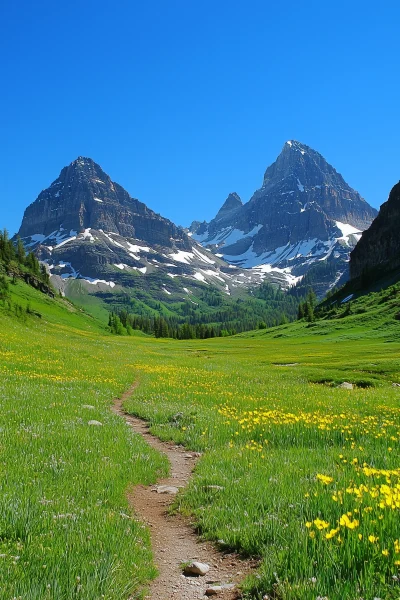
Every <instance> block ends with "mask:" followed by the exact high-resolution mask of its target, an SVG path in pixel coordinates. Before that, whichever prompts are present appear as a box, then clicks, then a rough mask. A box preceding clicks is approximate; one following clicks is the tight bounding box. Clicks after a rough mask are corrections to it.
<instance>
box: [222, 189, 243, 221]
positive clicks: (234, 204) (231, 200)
mask: <svg viewBox="0 0 400 600" xmlns="http://www.w3.org/2000/svg"><path fill="white" fill-rule="evenodd" d="M241 206H243V202H242V200H241V199H240V196H239V195H238V194H237V193H236V192H232V193H230V194H229V196H228V197H227V199H226V200H225V202H224V203H223V205H222V206H221V208H220V209H219V211H218V213H217V215H216V217H215V218H216V219H221V218H223V217H226V215H227V214H228V213H231V212H232V211H234V210H236V209H237V208H240V207H241Z"/></svg>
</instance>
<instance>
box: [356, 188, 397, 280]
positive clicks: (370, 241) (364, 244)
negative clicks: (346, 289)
mask: <svg viewBox="0 0 400 600" xmlns="http://www.w3.org/2000/svg"><path fill="white" fill-rule="evenodd" d="M398 268H400V182H399V183H397V184H396V185H395V186H394V187H393V189H392V191H391V192H390V194H389V198H388V200H387V201H386V202H385V203H384V204H382V206H381V208H380V210H379V214H378V216H377V217H376V219H375V220H374V222H373V223H372V225H371V226H370V228H369V229H367V230H366V231H364V233H363V234H362V237H361V239H360V241H359V242H358V244H357V246H356V247H355V248H354V250H353V251H352V252H351V255H350V277H351V279H355V278H356V277H360V276H361V275H363V274H366V273H368V272H371V271H376V272H378V274H379V276H380V275H383V274H385V273H387V272H390V271H393V270H395V269H398Z"/></svg>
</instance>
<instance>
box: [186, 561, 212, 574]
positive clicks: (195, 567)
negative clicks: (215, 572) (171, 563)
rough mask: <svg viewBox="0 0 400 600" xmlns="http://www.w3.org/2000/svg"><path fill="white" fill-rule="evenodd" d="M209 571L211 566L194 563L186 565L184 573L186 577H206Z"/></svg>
mask: <svg viewBox="0 0 400 600" xmlns="http://www.w3.org/2000/svg"><path fill="white" fill-rule="evenodd" d="M209 570H210V567H209V565H206V564H205V563H201V562H196V561H193V562H190V563H188V564H187V565H185V567H184V569H183V572H184V574H185V575H205V574H206V573H208V571H209Z"/></svg>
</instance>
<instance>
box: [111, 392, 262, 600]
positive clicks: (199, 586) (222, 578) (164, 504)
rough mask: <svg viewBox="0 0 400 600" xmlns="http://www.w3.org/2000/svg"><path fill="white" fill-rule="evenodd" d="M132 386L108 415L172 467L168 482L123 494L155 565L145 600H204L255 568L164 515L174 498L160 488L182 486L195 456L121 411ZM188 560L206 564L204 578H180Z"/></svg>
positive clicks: (235, 593)
mask: <svg viewBox="0 0 400 600" xmlns="http://www.w3.org/2000/svg"><path fill="white" fill-rule="evenodd" d="M136 387H137V384H134V385H133V386H131V388H130V389H129V390H127V391H126V392H125V393H124V394H123V395H122V396H121V398H116V399H115V400H114V405H113V411H114V412H115V413H116V414H117V415H119V416H121V417H123V418H124V419H125V421H126V422H127V423H128V424H129V425H130V426H131V427H132V429H133V430H134V431H135V432H136V433H138V434H139V435H141V436H143V438H144V439H145V440H146V442H147V443H148V444H150V446H152V447H153V448H156V450H159V451H160V452H163V453H164V454H166V455H167V457H168V459H169V461H170V464H171V474H170V477H168V478H165V479H161V480H159V481H158V482H157V484H155V485H153V486H142V485H139V486H136V487H135V488H133V489H132V490H131V491H130V492H129V493H128V500H129V503H130V505H131V507H132V508H133V510H134V512H135V513H136V515H137V516H138V517H139V518H140V520H142V521H143V522H144V523H146V524H147V525H148V526H149V528H150V534H151V544H152V550H153V555H154V560H155V564H156V567H157V569H158V572H159V575H158V577H157V579H155V580H154V581H153V582H151V584H150V587H149V593H148V596H146V598H151V599H152V600H197V599H198V598H206V597H207V596H206V595H205V592H206V590H207V589H209V588H210V587H212V586H216V585H221V584H230V583H234V584H235V586H236V585H237V584H238V583H240V581H241V580H242V579H243V578H244V577H245V575H247V574H249V573H251V572H252V570H253V569H255V568H256V567H257V563H256V561H249V560H244V559H241V558H240V557H239V556H237V555H236V554H223V553H222V552H220V551H219V550H218V549H217V548H216V547H215V546H214V545H213V544H212V543H210V542H204V541H202V540H201V539H200V538H199V537H198V536H197V535H196V533H195V531H194V529H193V527H192V526H191V525H190V522H189V521H188V519H186V518H184V517H182V516H181V515H176V514H174V515H170V514H169V507H170V505H171V504H172V502H173V501H174V498H175V494H174V493H168V492H167V493H162V492H163V488H162V487H161V488H160V486H168V487H169V486H171V487H173V488H183V487H185V486H186V485H187V483H188V481H189V479H190V476H191V474H192V472H193V469H194V467H195V464H196V461H197V459H198V454H196V453H195V452H190V451H188V450H186V449H185V448H183V447H182V446H176V445H175V444H174V443H169V442H162V441H161V440H159V439H158V438H157V437H155V436H154V435H152V434H151V433H150V432H149V429H148V425H147V422H146V421H144V420H142V419H139V418H137V417H133V416H131V415H129V414H127V413H126V412H125V411H124V409H123V403H124V401H125V400H127V399H128V398H129V397H130V396H132V394H133V393H134V391H135V389H136ZM172 492H174V490H172ZM192 560H195V561H198V562H202V563H206V564H208V565H209V566H210V570H209V571H208V573H207V574H206V575H205V576H202V577H196V576H185V575H183V572H182V563H186V562H189V561H192ZM212 597H215V598H217V599H218V598H221V599H223V600H234V599H235V600H236V599H237V598H240V597H241V596H240V592H239V590H238V589H237V587H235V588H233V589H224V590H220V591H218V592H217V593H216V595H213V596H212Z"/></svg>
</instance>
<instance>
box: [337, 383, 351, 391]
mask: <svg viewBox="0 0 400 600" xmlns="http://www.w3.org/2000/svg"><path fill="white" fill-rule="evenodd" d="M353 387H354V386H353V384H352V383H349V382H348V381H343V383H341V384H340V385H338V388H342V389H343V390H352V389H353Z"/></svg>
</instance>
